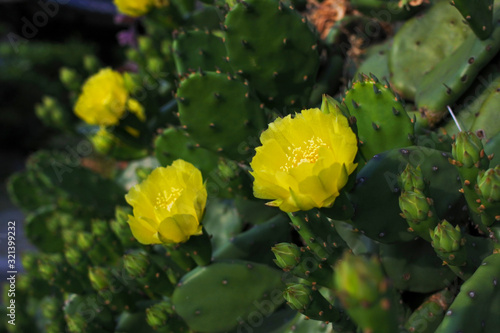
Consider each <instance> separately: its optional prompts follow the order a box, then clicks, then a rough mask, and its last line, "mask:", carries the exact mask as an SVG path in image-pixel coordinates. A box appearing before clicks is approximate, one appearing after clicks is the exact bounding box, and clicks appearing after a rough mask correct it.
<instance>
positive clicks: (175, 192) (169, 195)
mask: <svg viewBox="0 0 500 333" xmlns="http://www.w3.org/2000/svg"><path fill="white" fill-rule="evenodd" d="M181 193H182V188H175V187H172V188H170V191H167V190H163V192H160V193H158V195H157V196H156V202H155V208H156V209H166V210H168V211H170V210H171V209H172V206H173V205H174V203H175V201H176V200H177V198H179V197H180V196H181Z"/></svg>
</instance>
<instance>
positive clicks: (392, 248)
mask: <svg viewBox="0 0 500 333" xmlns="http://www.w3.org/2000/svg"><path fill="white" fill-rule="evenodd" d="M380 260H381V261H382V265H383V267H384V270H385V272H386V273H387V275H388V276H389V277H390V278H391V280H392V281H393V283H394V286H395V287H396V288H397V289H399V290H405V291H413V292H418V293H428V292H432V291H436V290H439V289H443V288H445V287H447V286H449V285H450V284H451V283H452V282H453V280H454V279H455V274H454V273H453V272H452V271H451V270H450V269H449V268H448V267H446V266H443V261H442V260H441V259H439V258H438V257H437V256H436V254H435V253H434V249H433V248H432V246H431V245H430V244H429V243H428V242H427V241H424V240H422V239H418V240H415V241H412V242H406V243H398V244H381V245H380Z"/></svg>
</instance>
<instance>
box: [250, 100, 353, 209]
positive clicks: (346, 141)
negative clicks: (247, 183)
mask: <svg viewBox="0 0 500 333" xmlns="http://www.w3.org/2000/svg"><path fill="white" fill-rule="evenodd" d="M260 141H261V143H262V146H260V147H257V148H256V155H255V156H254V158H253V160H252V162H251V164H250V166H251V167H252V169H253V172H251V174H252V176H253V177H254V178H255V180H254V184H253V191H254V195H255V197H257V198H261V199H272V200H273V201H271V202H269V203H267V204H268V205H269V206H277V207H279V208H280V209H281V210H283V211H285V212H295V211H298V210H304V211H305V210H309V209H312V208H314V207H318V208H320V207H331V206H332V205H333V203H334V201H335V198H336V197H337V196H338V195H339V191H340V190H341V189H342V187H344V186H345V184H346V183H347V180H348V177H349V175H350V174H351V173H352V172H353V171H354V170H355V169H356V166H357V164H354V163H353V161H354V158H355V156H356V152H357V149H358V148H357V139H356V135H355V134H354V133H353V131H352V130H351V128H350V127H349V124H348V121H347V118H346V117H345V116H344V115H342V114H341V113H340V111H336V110H334V111H332V112H331V113H328V114H327V113H323V112H321V110H319V109H309V110H304V111H302V113H299V114H297V115H296V117H295V118H292V117H291V116H290V115H288V116H286V117H285V118H279V119H277V120H275V121H274V122H273V123H271V124H269V128H268V129H267V130H266V131H264V132H263V133H262V135H261V137H260Z"/></svg>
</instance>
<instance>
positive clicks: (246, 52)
mask: <svg viewBox="0 0 500 333" xmlns="http://www.w3.org/2000/svg"><path fill="white" fill-rule="evenodd" d="M224 24H225V29H226V48H227V53H228V56H229V61H230V64H231V66H232V67H233V69H234V70H235V72H237V73H239V74H241V75H242V76H243V77H244V78H246V79H248V81H249V84H250V86H251V87H252V88H253V89H255V90H256V91H257V93H258V95H259V97H260V98H261V100H262V101H263V102H264V103H266V105H267V106H269V107H276V108H278V109H279V110H280V112H281V109H282V108H283V107H290V106H292V107H296V108H299V109H300V108H302V107H305V103H307V101H308V98H309V94H310V92H311V89H312V86H313V85H314V82H315V79H316V74H317V71H318V67H319V56H318V51H317V42H318V40H317V36H316V35H315V33H314V32H313V31H312V30H311V29H310V27H309V25H308V23H307V21H306V19H305V18H304V17H303V16H301V15H300V14H299V13H298V12H296V11H295V10H293V9H291V8H290V7H288V5H285V4H284V3H283V2H280V1H278V0H248V1H244V2H240V3H237V4H236V5H235V6H234V7H233V8H232V9H231V11H230V12H229V13H228V15H227V16H226V20H225V23H224Z"/></svg>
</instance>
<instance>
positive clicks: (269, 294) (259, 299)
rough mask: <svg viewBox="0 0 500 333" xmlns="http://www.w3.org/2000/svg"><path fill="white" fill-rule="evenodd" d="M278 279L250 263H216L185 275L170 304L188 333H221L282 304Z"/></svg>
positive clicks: (272, 272) (273, 272) (263, 267)
mask: <svg viewBox="0 0 500 333" xmlns="http://www.w3.org/2000/svg"><path fill="white" fill-rule="evenodd" d="M281 275H282V273H281V272H280V271H278V270H275V269H272V268H270V267H269V266H267V265H262V264H257V263H253V262H248V261H228V262H216V263H213V264H211V265H208V266H205V267H197V268H195V269H194V270H192V271H191V272H189V273H188V274H186V275H185V276H184V277H183V278H182V279H181V281H180V283H179V285H178V286H177V288H176V289H175V291H174V293H173V295H172V302H173V305H174V309H175V311H176V313H177V314H178V315H179V316H181V317H182V318H183V319H184V320H185V321H186V323H188V325H189V327H190V328H191V329H192V330H195V331H198V332H206V333H209V332H214V333H215V332H224V331H227V330H230V329H233V328H235V327H237V326H238V324H240V323H241V324H244V323H245V322H247V321H250V320H251V319H252V318H253V316H255V315H256V314H258V315H260V316H262V317H266V316H269V315H270V314H272V313H273V312H274V310H275V309H276V308H277V307H278V306H279V305H281V303H282V302H283V301H284V300H283V297H282V294H281V293H282V291H283V290H284V284H283V282H282V281H281Z"/></svg>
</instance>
